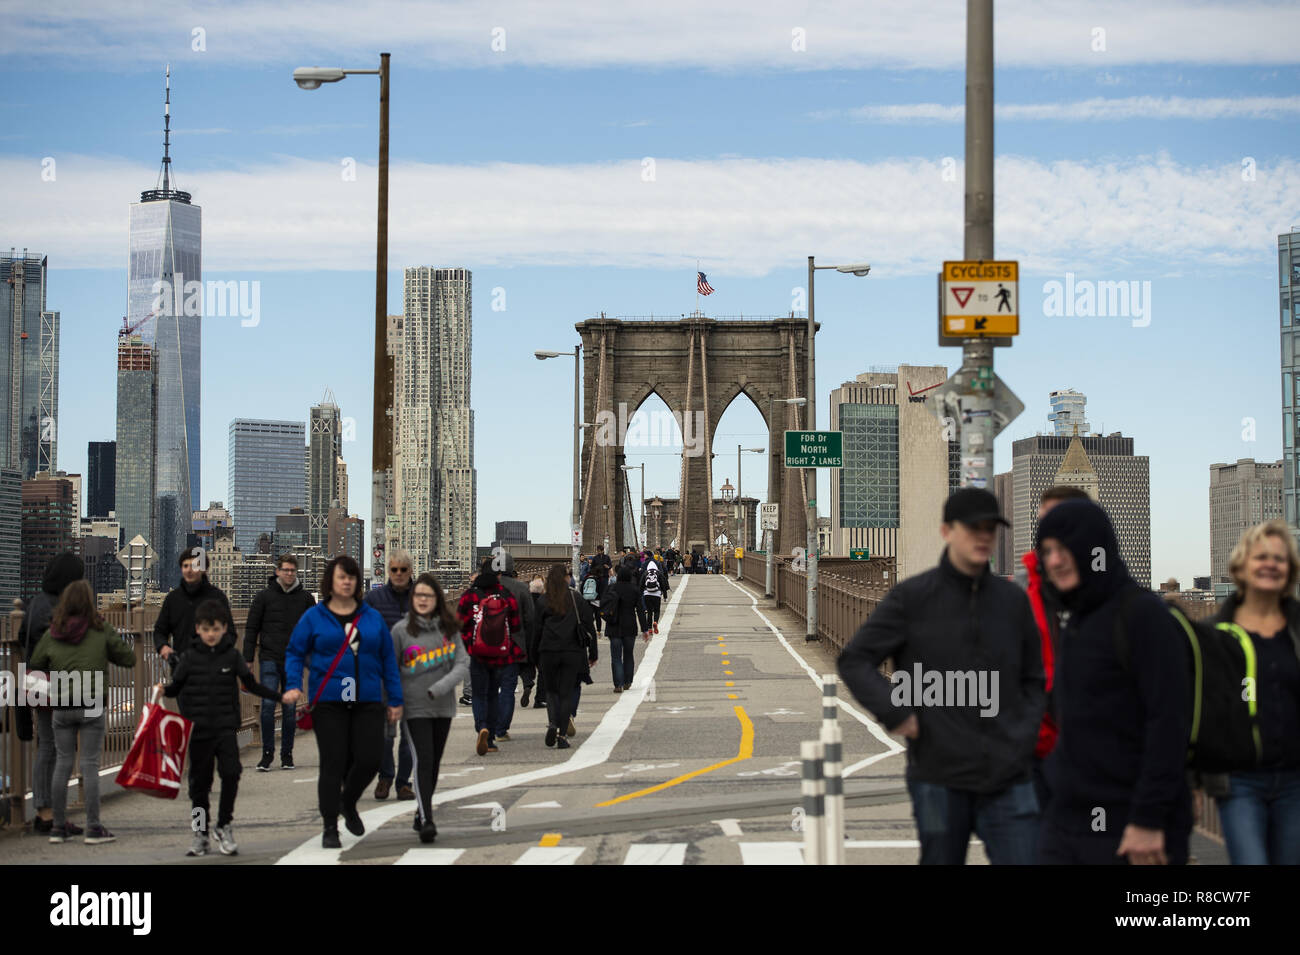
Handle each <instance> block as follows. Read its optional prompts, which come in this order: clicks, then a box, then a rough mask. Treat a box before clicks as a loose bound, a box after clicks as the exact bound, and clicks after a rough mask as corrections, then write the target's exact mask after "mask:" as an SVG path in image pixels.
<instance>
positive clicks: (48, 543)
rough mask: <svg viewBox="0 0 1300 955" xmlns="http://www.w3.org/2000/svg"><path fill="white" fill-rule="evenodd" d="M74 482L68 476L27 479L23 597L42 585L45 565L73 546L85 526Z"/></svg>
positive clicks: (23, 496)
mask: <svg viewBox="0 0 1300 955" xmlns="http://www.w3.org/2000/svg"><path fill="white" fill-rule="evenodd" d="M73 507H74V505H73V500H72V482H71V481H69V480H68V479H67V478H66V477H37V478H33V479H32V480H30V481H24V482H23V489H22V535H23V538H22V539H23V553H22V571H21V575H22V578H21V587H22V593H23V597H24V598H27V597H31V596H32V595H34V594H36V593H38V592H39V591H40V589H41V581H42V579H44V577H45V568H46V566H48V565H49V562H50V561H51V560H52V559H54V557H56V556H57V555H59V554H61V553H63V552H64V551H67V550H72V548H73V546H74V545H75V543H76V541H77V538H78V536H79V533H80V530H81V523H80V521H78V520H77V516H76V513H75V511H74V510H73Z"/></svg>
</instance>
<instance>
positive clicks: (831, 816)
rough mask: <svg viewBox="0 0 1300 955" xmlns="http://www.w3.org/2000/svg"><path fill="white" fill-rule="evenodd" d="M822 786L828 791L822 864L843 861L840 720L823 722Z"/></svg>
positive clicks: (842, 768)
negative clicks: (838, 722)
mask: <svg viewBox="0 0 1300 955" xmlns="http://www.w3.org/2000/svg"><path fill="white" fill-rule="evenodd" d="M821 744H822V753H823V761H822V767H823V773H824V778H823V788H824V789H825V792H826V800H825V806H824V812H825V815H826V839H825V844H824V849H823V864H825V865H844V777H843V775H842V774H843V772H844V764H843V759H844V756H843V749H844V744H843V742H842V737H841V735H840V727H839V724H837V723H832V724H831V725H830V726H822V738H821Z"/></svg>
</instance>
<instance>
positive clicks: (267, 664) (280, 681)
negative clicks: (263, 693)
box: [258, 660, 298, 760]
mask: <svg viewBox="0 0 1300 955" xmlns="http://www.w3.org/2000/svg"><path fill="white" fill-rule="evenodd" d="M258 679H259V681H260V682H261V684H262V686H264V687H266V688H267V689H268V690H274V691H275V692H276V693H285V692H287V691H288V689H289V688H288V687H287V686H285V684H284V665H283V664H280V663H276V662H275V661H274V660H262V661H261V662H260V663H259V664H258ZM297 709H298V707H297V706H295V705H285V704H283V703H282V704H280V758H281V759H282V760H283V759H291V758H292V757H293V731H294V726H295V725H296V724H295V723H294V712H295V711H296V710H297ZM274 752H275V701H274V700H263V701H262V753H263V755H266V756H270V755H271V754H272V753H274Z"/></svg>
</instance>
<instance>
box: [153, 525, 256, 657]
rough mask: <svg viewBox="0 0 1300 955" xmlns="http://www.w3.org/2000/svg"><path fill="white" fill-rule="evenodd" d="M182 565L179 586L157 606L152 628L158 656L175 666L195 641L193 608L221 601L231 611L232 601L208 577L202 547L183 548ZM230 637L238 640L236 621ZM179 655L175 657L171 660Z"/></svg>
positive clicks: (232, 639) (232, 625)
mask: <svg viewBox="0 0 1300 955" xmlns="http://www.w3.org/2000/svg"><path fill="white" fill-rule="evenodd" d="M178 563H179V564H180V565H181V582H180V583H179V584H178V585H177V586H176V589H175V590H173V591H171V592H170V593H169V594H168V595H167V596H166V597H164V598H163V603H162V606H161V607H159V608H158V620H157V622H155V623H154V627H153V644H154V649H156V650H157V651H158V655H159V656H160V657H162V658H163V659H164V660H168V661H169V662H170V663H171V664H172V666H175V665H176V663H177V662H178V660H179V655H180V654H184V653H185V652H186V651H187V650H189V649H190V646H191V644H193V643H194V637H195V634H196V631H195V629H194V611H195V609H196V608H197V607H198V605H199V604H201V603H203V601H205V600H219V601H221V603H223V604H225V605H226V610H227V612H229V610H230V601H229V600H227V599H226V595H225V594H224V593H222V592H221V590H220V588H218V587H214V586H213V585H212V582H211V581H210V580H208V573H207V571H208V564H207V559H206V556H205V554H204V551H203V548H201V547H194V548H191V549H190V550H185V551H181V556H180V558H179V559H178ZM230 639H231V641H232V642H235V643H238V642H239V633H238V632H237V631H236V630H235V627H234V624H233V623H232V624H231V626H230ZM172 657H177V659H176V660H173V659H171V658H172Z"/></svg>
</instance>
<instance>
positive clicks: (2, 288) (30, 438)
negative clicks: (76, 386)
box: [0, 249, 59, 479]
mask: <svg viewBox="0 0 1300 955" xmlns="http://www.w3.org/2000/svg"><path fill="white" fill-rule="evenodd" d="M47 272H48V259H46V258H45V257H44V256H42V255H28V254H27V251H26V250H25V249H24V250H23V253H22V254H21V255H19V254H17V253H16V252H14V251H13V250H10V252H9V254H8V255H3V256H0V323H2V328H0V381H3V382H4V385H3V387H0V428H3V429H4V430H3V434H0V467H2V468H15V469H17V470H19V471H21V472H22V475H23V478H24V479H27V478H31V477H34V476H35V475H36V472H38V471H53V470H54V469H55V468H57V467H58V447H57V440H58V420H59V313H58V312H47V311H46V310H45V288H46V275H47Z"/></svg>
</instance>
